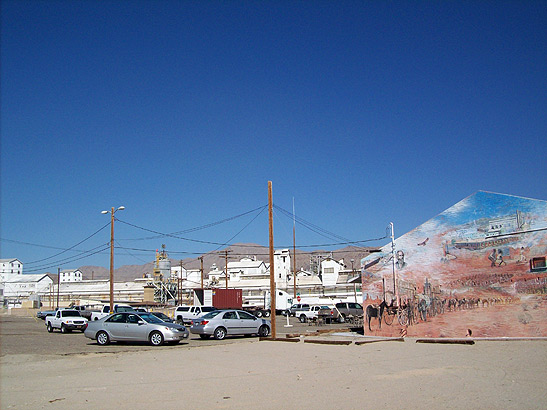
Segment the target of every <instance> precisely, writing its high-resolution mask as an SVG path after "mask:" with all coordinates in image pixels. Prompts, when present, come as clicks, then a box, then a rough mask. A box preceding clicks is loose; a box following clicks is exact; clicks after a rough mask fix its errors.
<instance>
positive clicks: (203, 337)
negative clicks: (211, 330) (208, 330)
mask: <svg viewBox="0 0 547 410" xmlns="http://www.w3.org/2000/svg"><path fill="white" fill-rule="evenodd" d="M199 337H201V338H202V339H209V338H210V337H211V335H199Z"/></svg>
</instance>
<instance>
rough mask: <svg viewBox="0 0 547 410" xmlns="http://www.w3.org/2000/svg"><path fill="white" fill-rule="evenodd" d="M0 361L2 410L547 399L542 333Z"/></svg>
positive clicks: (466, 404) (448, 404) (431, 404)
mask: <svg viewBox="0 0 547 410" xmlns="http://www.w3.org/2000/svg"><path fill="white" fill-rule="evenodd" d="M331 337H332V338H336V336H331ZM306 340H308V338H306ZM309 340H312V339H309ZM353 340H370V339H364V338H360V339H357V338H355V337H354V338H353ZM0 363H1V381H2V383H1V408H2V409H80V408H81V409H98V408H102V409H155V408H161V409H181V408H185V409H253V408H257V409H281V408H285V409H367V408H380V409H387V408H390V409H423V408H429V409H437V408H449V409H502V408H503V409H545V408H547V389H546V388H545V380H546V377H547V371H546V369H547V342H546V341H517V342H515V341H512V342H489V341H479V342H477V343H476V344H475V345H471V346H469V345H440V344H418V343H415V340H413V339H407V340H406V341H405V342H394V341H390V342H377V343H369V344H364V345H356V344H351V345H349V346H341V345H319V344H311V343H304V342H302V341H301V342H299V343H288V342H273V341H257V340H256V339H244V340H241V341H240V342H238V343H233V344H228V345H220V346H204V347H198V348H184V347H182V346H181V347H177V348H159V349H156V350H147V351H143V352H124V353H117V354H104V353H98V354H76V355H69V356H59V355H56V356H53V355H52V356H47V355H6V356H3V357H2V358H1V362H0Z"/></svg>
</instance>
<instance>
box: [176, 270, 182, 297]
mask: <svg viewBox="0 0 547 410" xmlns="http://www.w3.org/2000/svg"><path fill="white" fill-rule="evenodd" d="M177 299H178V302H179V303H178V304H179V305H181V304H182V303H181V299H182V259H181V260H180V277H179V278H178V289H177Z"/></svg>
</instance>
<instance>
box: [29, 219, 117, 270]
mask: <svg viewBox="0 0 547 410" xmlns="http://www.w3.org/2000/svg"><path fill="white" fill-rule="evenodd" d="M109 225H110V222H109V223H107V224H105V225H104V226H103V227H102V228H100V229H98V230H97V231H95V232H94V233H92V234H91V235H89V236H88V237H87V238H85V239H83V240H81V241H80V242H78V243H77V244H76V245H73V246H71V247H70V248H67V249H64V250H63V251H61V252H59V253H56V254H55V255H52V256H48V257H47V258H43V259H38V260H35V261H31V262H26V263H25V265H27V266H28V265H33V264H35V263H38V262H43V261H47V260H49V259H53V258H55V257H56V256H59V255H62V254H63V253H66V252H68V251H71V250H73V249H74V248H75V247H76V246H78V245H81V244H82V243H84V242H85V241H87V240H88V239H91V238H92V237H94V236H95V235H97V234H98V233H99V232H101V231H102V230H103V229H104V228H106V227H107V226H109Z"/></svg>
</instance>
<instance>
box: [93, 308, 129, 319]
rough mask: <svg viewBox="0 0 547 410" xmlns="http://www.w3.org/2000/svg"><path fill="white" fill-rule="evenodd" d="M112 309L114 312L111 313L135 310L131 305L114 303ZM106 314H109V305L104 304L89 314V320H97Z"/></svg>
mask: <svg viewBox="0 0 547 410" xmlns="http://www.w3.org/2000/svg"><path fill="white" fill-rule="evenodd" d="M113 309H114V312H112V313H121V312H135V309H133V307H131V306H129V305H114V306H113ZM108 315H110V305H104V306H103V308H102V309H101V310H100V311H97V312H93V313H92V314H91V318H90V320H92V321H95V320H99V319H102V318H103V317H106V316H108Z"/></svg>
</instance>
